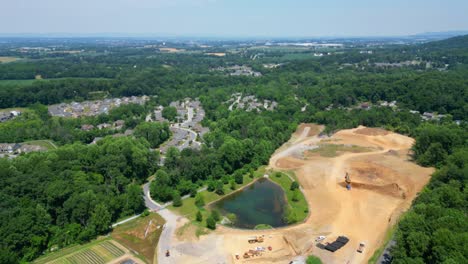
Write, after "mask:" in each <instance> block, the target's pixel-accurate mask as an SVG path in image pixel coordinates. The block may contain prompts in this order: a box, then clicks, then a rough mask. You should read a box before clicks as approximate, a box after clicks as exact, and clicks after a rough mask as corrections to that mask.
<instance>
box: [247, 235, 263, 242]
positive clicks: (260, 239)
mask: <svg viewBox="0 0 468 264" xmlns="http://www.w3.org/2000/svg"><path fill="white" fill-rule="evenodd" d="M247 241H249V243H250V244H253V243H262V242H263V236H252V237H249V238H248V239H247Z"/></svg>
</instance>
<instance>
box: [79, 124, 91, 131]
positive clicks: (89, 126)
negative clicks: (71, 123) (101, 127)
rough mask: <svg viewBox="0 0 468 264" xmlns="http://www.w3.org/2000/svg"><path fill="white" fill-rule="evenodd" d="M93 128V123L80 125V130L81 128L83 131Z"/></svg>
mask: <svg viewBox="0 0 468 264" xmlns="http://www.w3.org/2000/svg"><path fill="white" fill-rule="evenodd" d="M93 129H94V126H93V125H89V124H84V125H81V130H83V131H90V130H93Z"/></svg>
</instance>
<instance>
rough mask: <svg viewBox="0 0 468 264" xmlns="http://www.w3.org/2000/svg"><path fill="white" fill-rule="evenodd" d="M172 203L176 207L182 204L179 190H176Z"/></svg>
mask: <svg viewBox="0 0 468 264" xmlns="http://www.w3.org/2000/svg"><path fill="white" fill-rule="evenodd" d="M172 205H173V206H174V207H180V206H182V197H180V194H179V192H174V196H173V198H172Z"/></svg>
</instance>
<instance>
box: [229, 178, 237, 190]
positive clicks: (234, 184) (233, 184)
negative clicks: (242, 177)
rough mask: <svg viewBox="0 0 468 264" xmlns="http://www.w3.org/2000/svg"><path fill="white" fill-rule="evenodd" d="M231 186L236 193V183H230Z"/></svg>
mask: <svg viewBox="0 0 468 264" xmlns="http://www.w3.org/2000/svg"><path fill="white" fill-rule="evenodd" d="M229 186H230V188H231V190H233V191H234V190H235V189H236V182H235V181H233V180H231V182H229Z"/></svg>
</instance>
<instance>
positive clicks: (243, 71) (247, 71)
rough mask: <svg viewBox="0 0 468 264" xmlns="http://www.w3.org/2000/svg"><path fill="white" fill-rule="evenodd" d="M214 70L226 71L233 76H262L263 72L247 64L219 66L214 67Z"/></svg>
mask: <svg viewBox="0 0 468 264" xmlns="http://www.w3.org/2000/svg"><path fill="white" fill-rule="evenodd" d="M212 71H221V72H225V73H227V74H228V75H231V76H253V77H260V76H262V73H261V72H257V71H254V70H252V68H251V67H249V66H246V65H234V66H230V67H218V68H215V69H213V70H212Z"/></svg>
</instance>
